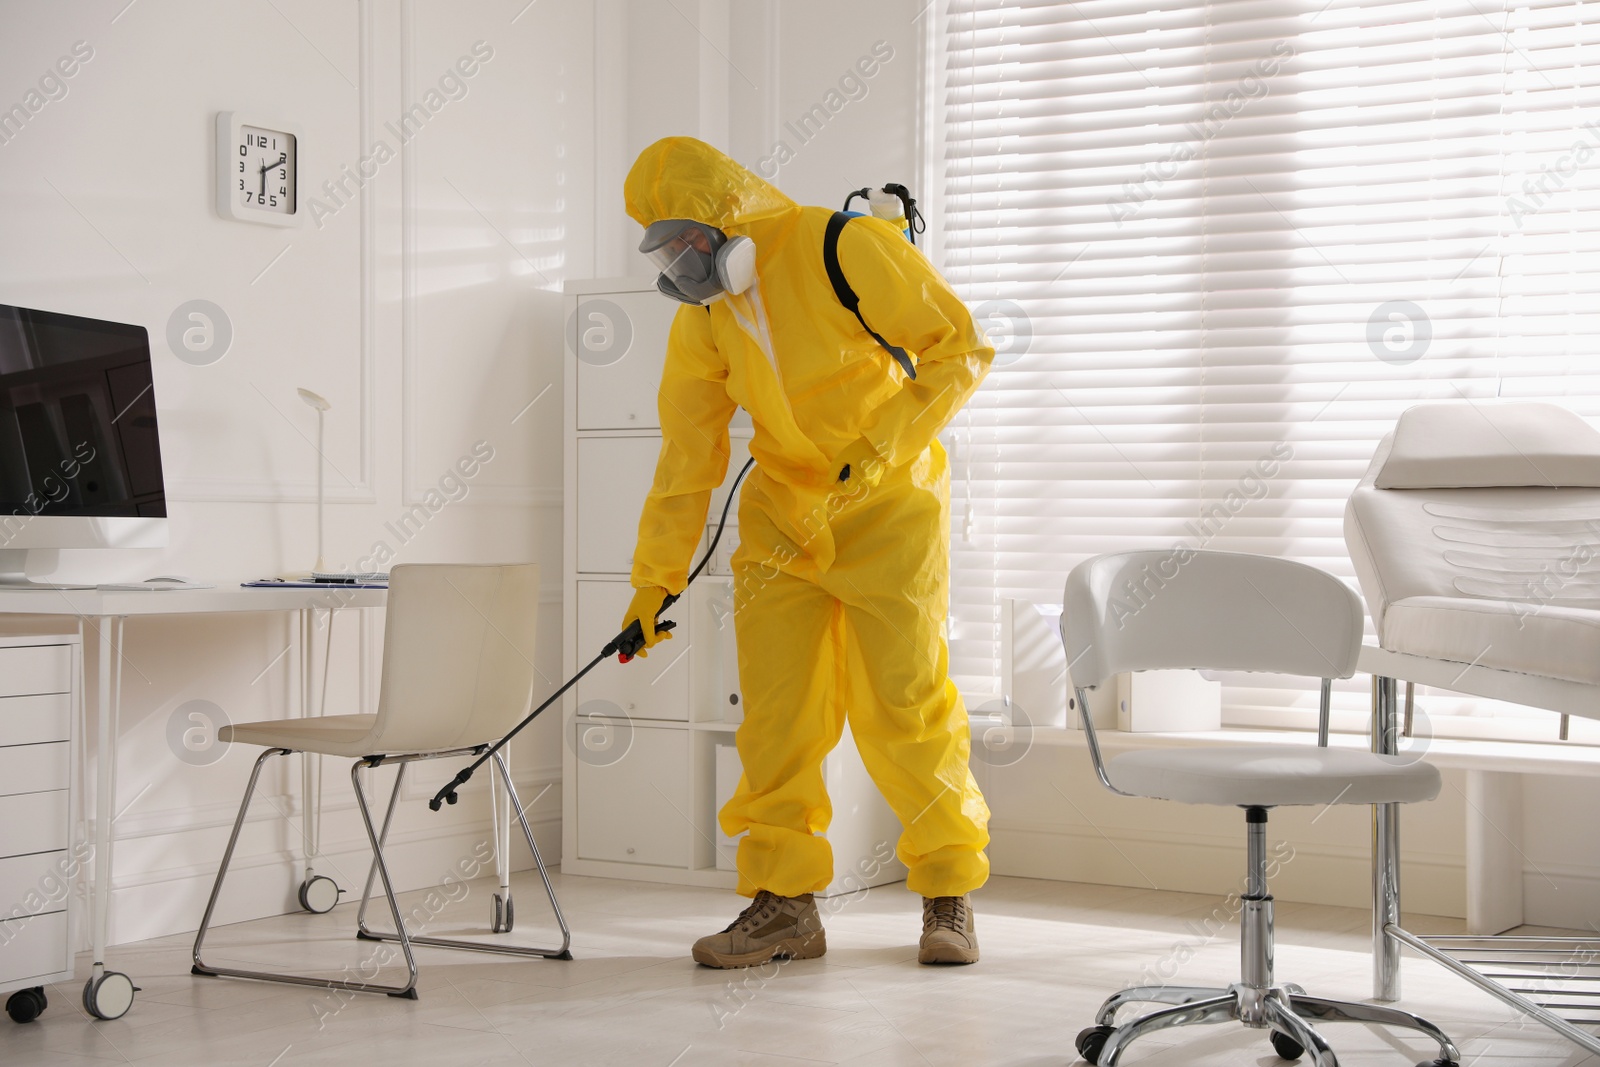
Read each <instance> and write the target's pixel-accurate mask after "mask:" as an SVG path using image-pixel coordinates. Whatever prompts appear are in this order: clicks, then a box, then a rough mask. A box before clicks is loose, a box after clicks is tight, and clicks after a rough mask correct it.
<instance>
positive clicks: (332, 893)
mask: <svg viewBox="0 0 1600 1067" xmlns="http://www.w3.org/2000/svg"><path fill="white" fill-rule="evenodd" d="M343 892H344V890H342V889H340V888H339V886H338V883H336V882H335V881H334V880H333V879H332V878H329V877H327V876H325V875H321V874H317V875H313V876H311V877H310V878H307V879H306V880H305V881H303V882H301V883H300V906H301V907H302V908H304V909H306V910H307V911H309V912H310V913H311V914H313V915H326V914H327V913H328V912H330V911H332V910H333V906H334V905H335V904H337V903H339V894H340V893H343Z"/></svg>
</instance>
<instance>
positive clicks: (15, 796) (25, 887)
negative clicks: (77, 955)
mask: <svg viewBox="0 0 1600 1067" xmlns="http://www.w3.org/2000/svg"><path fill="white" fill-rule="evenodd" d="M10 640H11V641H16V640H17V639H15V638H13V639H10ZM75 667H76V663H75V657H74V645H73V644H71V643H58V644H23V643H6V644H0V994H4V993H6V992H8V991H11V990H16V989H19V988H26V987H29V986H35V985H43V984H45V983H47V982H53V981H60V980H63V979H64V978H66V977H69V976H70V971H71V969H72V946H71V942H70V929H71V921H70V916H69V914H68V911H69V905H70V904H71V886H70V884H69V882H70V880H71V879H70V875H71V874H75V869H74V868H73V866H72V865H71V864H69V863H67V862H66V859H67V856H68V852H67V849H68V847H69V845H70V838H71V824H70V822H69V819H70V815H71V804H70V796H71V794H70V791H69V790H70V788H71V784H72V715H73V708H74V705H73V696H72V690H73V685H74V682H75V678H74V674H75ZM63 872H68V876H64V875H63ZM0 999H3V997H0Z"/></svg>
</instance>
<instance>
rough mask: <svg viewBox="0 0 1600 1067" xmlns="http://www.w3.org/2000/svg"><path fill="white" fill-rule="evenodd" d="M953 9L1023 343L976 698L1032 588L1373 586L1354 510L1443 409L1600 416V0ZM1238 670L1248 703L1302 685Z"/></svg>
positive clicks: (970, 581) (1236, 710)
mask: <svg viewBox="0 0 1600 1067" xmlns="http://www.w3.org/2000/svg"><path fill="white" fill-rule="evenodd" d="M944 14H945V22H944V34H943V39H942V41H941V42H940V44H941V46H942V52H943V56H942V59H943V63H942V90H943V116H942V117H943V119H944V123H945V125H944V129H943V130H942V138H943V143H944V152H943V159H942V174H941V175H940V176H939V177H940V179H941V188H940V190H939V192H940V195H941V198H942V205H941V208H942V219H943V232H942V234H941V236H942V248H943V263H942V265H943V267H944V269H945V271H946V274H947V276H948V277H949V278H950V280H951V282H952V283H953V284H954V285H955V286H956V288H957V289H958V291H960V292H961V293H962V295H963V297H964V298H966V299H967V300H968V301H969V303H970V304H971V305H972V306H973V307H974V308H975V309H977V310H978V313H979V315H980V317H981V318H982V319H983V320H984V325H985V326H986V327H987V328H989V329H990V330H991V332H992V334H993V335H994V336H995V339H996V341H997V347H998V349H999V350H1000V355H999V357H998V358H997V360H996V369H995V370H994V372H993V373H992V374H991V375H990V377H989V379H988V381H987V382H986V383H985V385H984V387H983V388H982V390H980V392H979V393H978V394H977V396H976V397H975V398H974V400H973V401H972V403H971V404H970V405H969V407H968V409H967V411H966V412H965V413H964V414H963V416H962V417H961V418H960V419H959V420H958V422H957V423H956V424H955V425H953V426H952V427H951V429H950V430H949V432H948V435H947V437H948V441H949V444H950V445H951V447H952V450H953V454H954V456H955V461H956V464H955V475H956V484H955V487H954V497H955V512H956V517H957V528H956V531H955V537H954V543H953V568H952V572H953V590H952V623H951V627H952V633H951V636H952V669H953V671H954V672H955V673H956V674H957V675H958V678H959V680H960V681H961V682H962V683H963V684H964V685H965V686H968V687H970V688H971V690H972V691H976V692H989V691H993V690H994V689H995V687H996V686H995V679H996V677H997V675H998V669H999V668H998V651H999V619H1000V602H1001V600H1002V599H1004V598H1008V597H1020V598H1025V599H1032V600H1035V601H1040V602H1045V601H1055V602H1057V603H1059V598H1060V592H1061V587H1062V582H1063V581H1064V579H1065V576H1066V573H1067V571H1068V570H1070V569H1071V567H1072V566H1073V564H1075V563H1077V562H1078V561H1080V560H1082V559H1084V558H1086V557H1088V556H1090V555H1093V554H1095V553H1099V552H1106V551H1114V550H1121V549H1132V548H1165V547H1169V546H1171V545H1174V544H1177V543H1179V542H1183V543H1187V544H1189V545H1191V546H1196V547H1202V546H1203V547H1210V548H1219V549H1229V550H1236V551H1250V552H1265V553H1272V554H1275V555H1281V556H1287V557H1290V558H1294V559H1299V560H1303V561H1305V562H1308V563H1312V564H1315V565H1317V566H1320V567H1323V568H1325V569H1327V570H1330V571H1332V572H1333V573H1335V574H1338V575H1341V576H1343V577H1346V578H1350V579H1352V580H1353V572H1352V570H1351V567H1350V563H1349V559H1348V557H1347V555H1346V552H1345V548H1344V541H1343V533H1342V525H1341V520H1342V514H1343V508H1344V502H1345V499H1346V497H1347V496H1348V494H1349V492H1350V490H1351V489H1352V488H1353V487H1354V485H1355V483H1356V481H1357V480H1358V479H1359V478H1360V476H1361V474H1362V472H1363V471H1364V470H1365V467H1366V464H1367V461H1368V460H1369V459H1370V458H1371V455H1372V451H1373V449H1374V447H1375V446H1376V444H1377V441H1378V439H1379V438H1380V437H1381V436H1382V435H1383V434H1384V433H1385V432H1387V430H1388V429H1389V428H1390V427H1391V426H1392V425H1393V422H1394V420H1395V418H1396V417H1397V416H1398V415H1399V414H1400V412H1401V411H1402V410H1404V409H1405V408H1406V407H1407V406H1409V405H1411V404H1412V403H1415V402H1417V401H1419V400H1424V399H1448V398H1469V399H1488V398H1493V397H1496V396H1503V397H1518V398H1549V399H1555V400H1557V401H1558V402H1562V403H1565V404H1567V405H1569V406H1571V407H1572V408H1574V409H1575V410H1577V411H1578V412H1579V413H1580V414H1583V415H1585V416H1589V417H1596V416H1600V357H1597V354H1596V353H1595V351H1594V349H1595V347H1596V345H1595V338H1596V337H1597V336H1600V299H1597V297H1600V292H1597V290H1600V199H1597V196H1596V192H1597V187H1600V174H1597V172H1600V86H1597V83H1600V5H1596V4H1592V3H1590V4H1584V3H1573V2H1567V0H1564V2H1550V3H1541V4H1514V3H1509V2H1508V3H1505V4H1503V5H1499V4H1495V3H1493V2H1491V0H1477V2H1468V0H1454V2H1450V0H1417V2H1385V3H1378V2H1364V3H1363V2H1350V0H1332V2H1330V3H1324V2H1323V0H1309V2H1294V0H1278V2H1272V3H1268V2H1265V0H1236V2H1226V3H1207V4H1193V3H1179V2H1170V3H1152V2H1151V0H1137V2H1135V0H1082V2H1078V3H1070V4H1066V3H1045V2H1024V0H1000V2H997V0H946V7H945V12H944ZM1228 681H1230V682H1231V683H1232V684H1230V685H1229V687H1228V689H1227V690H1226V693H1227V695H1226V697H1225V702H1226V703H1227V704H1228V706H1229V708H1230V718H1231V720H1232V721H1235V722H1240V721H1255V720H1253V719H1252V718H1251V715H1252V714H1253V713H1254V712H1253V711H1252V709H1257V708H1267V707H1269V706H1275V705H1277V704H1279V703H1281V701H1282V699H1283V698H1284V696H1285V692H1284V691H1283V690H1282V689H1278V688H1272V687H1271V685H1270V684H1268V683H1264V682H1263V681H1262V680H1260V679H1248V678H1244V677H1239V678H1233V679H1228ZM1364 684H1365V683H1364V682H1362V683H1360V685H1362V686H1364ZM1364 694H1365V691H1364V689H1361V690H1360V696H1359V697H1358V696H1357V686H1355V685H1351V686H1348V687H1346V697H1345V701H1344V703H1345V705H1346V706H1348V707H1355V706H1356V704H1357V703H1358V702H1359V704H1360V705H1361V706H1362V707H1364V706H1365V695H1364ZM1300 702H1301V704H1302V706H1305V705H1307V704H1308V703H1309V702H1310V697H1305V698H1303V699H1301V701H1300Z"/></svg>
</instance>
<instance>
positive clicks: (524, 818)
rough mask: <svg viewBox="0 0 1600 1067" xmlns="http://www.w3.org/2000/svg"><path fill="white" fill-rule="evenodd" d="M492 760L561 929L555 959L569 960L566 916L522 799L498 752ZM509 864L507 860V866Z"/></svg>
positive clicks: (569, 937)
mask: <svg viewBox="0 0 1600 1067" xmlns="http://www.w3.org/2000/svg"><path fill="white" fill-rule="evenodd" d="M494 760H495V763H496V764H498V765H499V767H500V778H501V780H502V781H504V782H505V784H506V795H507V796H509V797H510V798H511V810H512V811H514V812H516V813H517V821H518V822H520V823H521V824H522V836H523V837H525V838H527V839H528V851H530V852H532V853H533V864H534V866H535V867H537V868H538V869H539V880H540V881H542V882H543V883H544V891H545V895H546V896H548V897H549V898H550V910H551V911H553V912H555V916H556V924H557V925H558V926H560V927H561V951H560V952H559V953H557V954H556V957H555V958H556V959H564V960H570V959H571V958H572V952H571V951H570V950H571V947H572V931H571V930H569V929H568V928H567V919H566V916H564V915H562V914H561V904H560V902H559V901H557V900H556V887H555V886H553V885H551V884H550V872H549V871H547V870H545V867H544V860H543V859H542V858H540V856H539V845H538V844H537V843H536V842H535V841H534V840H533V828H532V827H530V826H529V825H528V813H527V812H526V811H525V810H523V807H522V798H521V797H519V796H517V787H516V786H514V785H512V784H511V771H510V769H509V768H508V767H506V761H505V760H503V759H501V758H500V753H498V752H496V753H495V756H494ZM509 862H510V861H509V859H508V860H507V863H508V865H509Z"/></svg>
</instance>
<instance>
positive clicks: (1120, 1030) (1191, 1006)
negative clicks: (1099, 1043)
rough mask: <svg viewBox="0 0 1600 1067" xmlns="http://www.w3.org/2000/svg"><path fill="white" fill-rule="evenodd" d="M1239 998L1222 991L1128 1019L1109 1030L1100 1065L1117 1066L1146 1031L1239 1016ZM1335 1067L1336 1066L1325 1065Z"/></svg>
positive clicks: (1106, 1066) (1105, 1066) (1223, 1021)
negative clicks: (1214, 995)
mask: <svg viewBox="0 0 1600 1067" xmlns="http://www.w3.org/2000/svg"><path fill="white" fill-rule="evenodd" d="M1238 1005H1239V999H1238V997H1237V996H1235V995H1234V994H1233V993H1224V994H1223V995H1221V996H1217V997H1212V998H1210V999H1209V1000H1196V1001H1193V1002H1191V1003H1188V1004H1179V1005H1175V1006H1173V1007H1170V1008H1162V1009H1161V1010H1160V1011H1153V1012H1151V1013H1150V1014H1149V1015H1141V1016H1140V1017H1139V1018H1137V1019H1132V1020H1129V1021H1128V1022H1125V1023H1123V1024H1122V1025H1121V1026H1119V1027H1117V1028H1116V1029H1115V1030H1113V1031H1112V1032H1111V1036H1110V1037H1108V1038H1107V1039H1106V1043H1105V1047H1104V1048H1102V1049H1101V1050H1100V1058H1099V1064H1100V1067H1116V1064H1117V1058H1118V1057H1119V1056H1121V1055H1122V1052H1123V1050H1124V1049H1126V1048H1127V1047H1128V1046H1129V1045H1131V1044H1132V1043H1133V1042H1134V1041H1136V1040H1138V1039H1139V1038H1141V1037H1144V1036H1145V1035H1146V1034H1153V1033H1155V1032H1156V1031H1157V1030H1167V1029H1171V1028H1172V1027H1174V1026H1194V1025H1197V1024H1199V1023H1225V1022H1230V1021H1232V1020H1234V1019H1237V1018H1238V1017H1239V1009H1238ZM1328 1067H1336V1065H1328Z"/></svg>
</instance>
